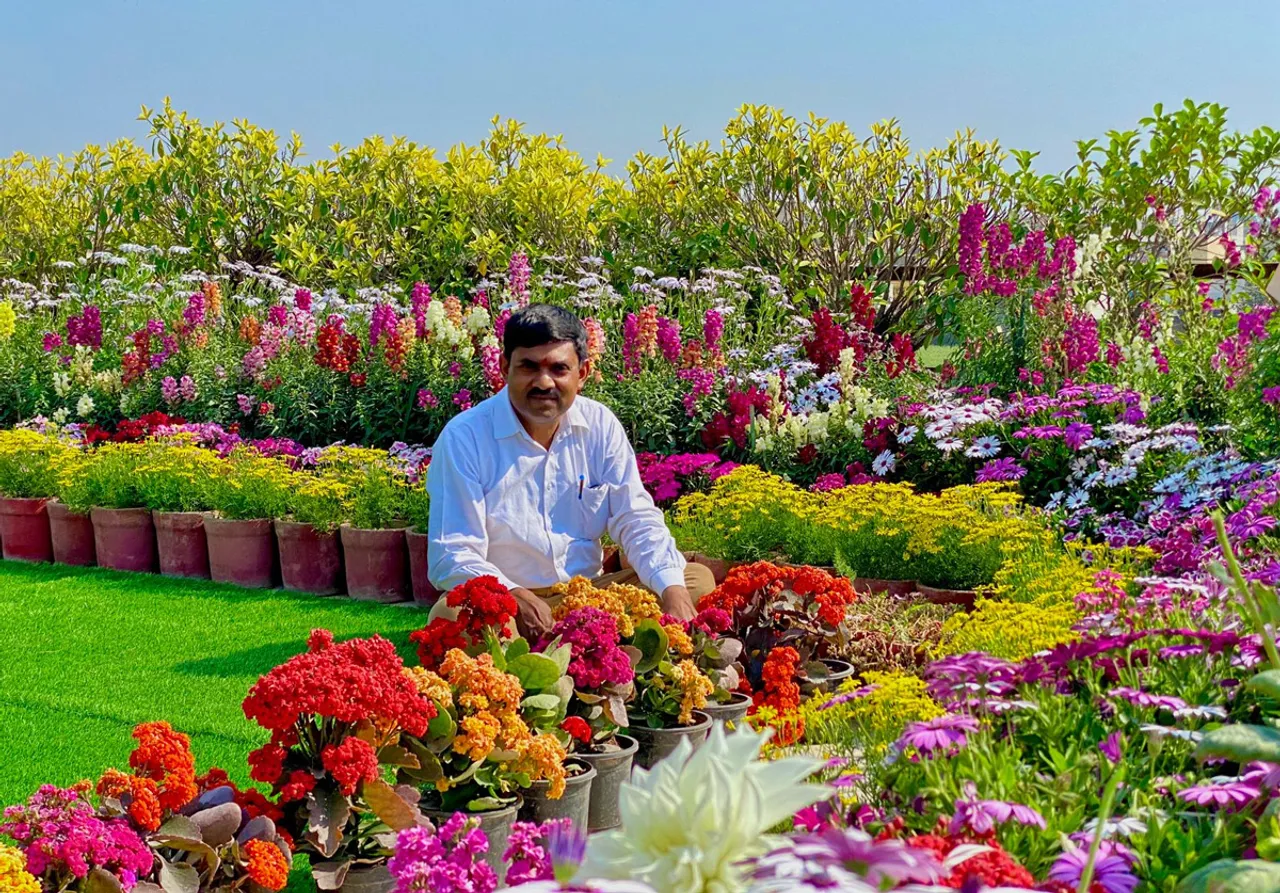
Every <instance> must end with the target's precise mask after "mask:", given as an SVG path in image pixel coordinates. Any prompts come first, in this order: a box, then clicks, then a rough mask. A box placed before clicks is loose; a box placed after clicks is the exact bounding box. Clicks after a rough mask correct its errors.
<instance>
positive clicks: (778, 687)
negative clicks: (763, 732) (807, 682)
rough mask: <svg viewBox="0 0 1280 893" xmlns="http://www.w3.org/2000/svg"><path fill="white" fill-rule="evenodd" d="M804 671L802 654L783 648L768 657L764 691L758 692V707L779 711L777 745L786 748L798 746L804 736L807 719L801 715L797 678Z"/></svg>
mask: <svg viewBox="0 0 1280 893" xmlns="http://www.w3.org/2000/svg"><path fill="white" fill-rule="evenodd" d="M799 670H800V652H798V651H796V650H795V649H794V648H789V647H787V646H782V647H780V648H774V649H773V650H772V651H770V652H769V656H768V657H767V658H765V661H764V669H763V670H762V671H761V674H762V676H763V679H764V688H763V689H762V690H761V691H758V692H756V693H755V695H754V698H753V700H754V701H755V706H756V707H770V708H772V709H773V710H775V711H777V714H778V722H777V724H776V726H775V734H774V743H775V744H778V745H780V746H782V747H786V746H787V745H790V744H795V743H796V742H797V741H799V740H800V738H801V736H802V735H804V718H803V717H801V716H800V714H799V712H798V711H799V708H800V685H799V683H797V682H796V678H797V676H798V674H799Z"/></svg>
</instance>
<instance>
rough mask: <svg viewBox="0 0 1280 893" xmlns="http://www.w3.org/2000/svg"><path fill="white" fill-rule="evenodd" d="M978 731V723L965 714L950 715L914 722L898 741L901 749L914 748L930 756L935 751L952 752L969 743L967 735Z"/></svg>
mask: <svg viewBox="0 0 1280 893" xmlns="http://www.w3.org/2000/svg"><path fill="white" fill-rule="evenodd" d="M976 731H978V721H977V720H976V719H974V718H973V717H972V716H965V715H964V714H963V713H948V714H946V715H944V716H939V717H937V718H936V719H929V720H925V721H924V722H913V723H911V724H910V725H908V726H907V727H906V729H905V730H903V732H902V737H901V738H899V739H898V742H897V746H898V747H899V749H904V750H905V749H906V748H908V747H914V748H915V749H916V750H918V751H920V753H921V754H924V755H925V756H929V755H931V754H932V753H934V751H942V752H950V751H952V750H958V749H960V748H961V747H964V746H965V744H966V743H968V740H969V739H968V738H967V737H966V733H968V732H976Z"/></svg>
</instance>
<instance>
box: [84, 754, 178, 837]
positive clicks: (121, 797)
mask: <svg viewBox="0 0 1280 893" xmlns="http://www.w3.org/2000/svg"><path fill="white" fill-rule="evenodd" d="M98 796H99V797H101V798H104V799H111V800H117V801H119V803H120V805H121V806H122V807H124V810H125V812H127V813H128V814H129V818H131V819H133V820H134V822H136V823H137V825H138V827H139V828H143V829H145V830H147V831H155V830H156V829H157V828H159V827H160V820H161V818H162V817H163V813H162V811H161V807H160V796H159V794H158V793H157V790H156V783H155V782H154V781H152V780H151V779H149V778H139V777H138V776H136V775H126V774H125V773H123V772H121V771H120V770H118V769H108V770H107V771H106V772H104V773H102V778H101V779H99V781H98Z"/></svg>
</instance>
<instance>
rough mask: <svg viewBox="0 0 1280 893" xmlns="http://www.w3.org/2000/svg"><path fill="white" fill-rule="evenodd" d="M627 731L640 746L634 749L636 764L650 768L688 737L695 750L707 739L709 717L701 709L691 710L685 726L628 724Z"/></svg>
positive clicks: (643, 767) (709, 728) (709, 724)
mask: <svg viewBox="0 0 1280 893" xmlns="http://www.w3.org/2000/svg"><path fill="white" fill-rule="evenodd" d="M627 731H628V732H630V733H631V737H633V738H635V739H636V741H637V742H638V743H639V745H640V748H639V750H637V751H636V765H637V766H639V767H640V768H642V769H652V768H653V766H654V764H656V763H657V762H658V761H659V760H661V759H662V758H663V757H666V756H669V755H670V754H672V753H674V752H675V749H676V748H677V747H679V746H680V742H681V741H683V740H684V739H686V738H688V739H689V742H690V743H691V744H692V745H693V749H694V750H697V749H698V748H699V747H701V746H702V742H703V741H705V740H707V735H708V734H709V733H710V732H711V717H710V716H708V715H707V714H706V713H703V712H702V711H701V710H695V711H693V722H692V723H691V724H689V725H687V726H676V727H675V728H674V729H649V728H645V727H644V726H629V727H628V728H627Z"/></svg>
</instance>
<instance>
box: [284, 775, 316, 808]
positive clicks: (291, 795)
mask: <svg viewBox="0 0 1280 893" xmlns="http://www.w3.org/2000/svg"><path fill="white" fill-rule="evenodd" d="M315 786H316V777H315V775H314V774H313V773H311V772H308V771H306V770H305V769H295V770H293V771H292V772H290V773H289V778H288V780H287V781H286V782H285V783H284V784H283V785H281V787H280V802H281V803H294V802H296V801H298V800H305V799H306V797H307V794H309V793H311V791H312V790H314V789H315Z"/></svg>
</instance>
